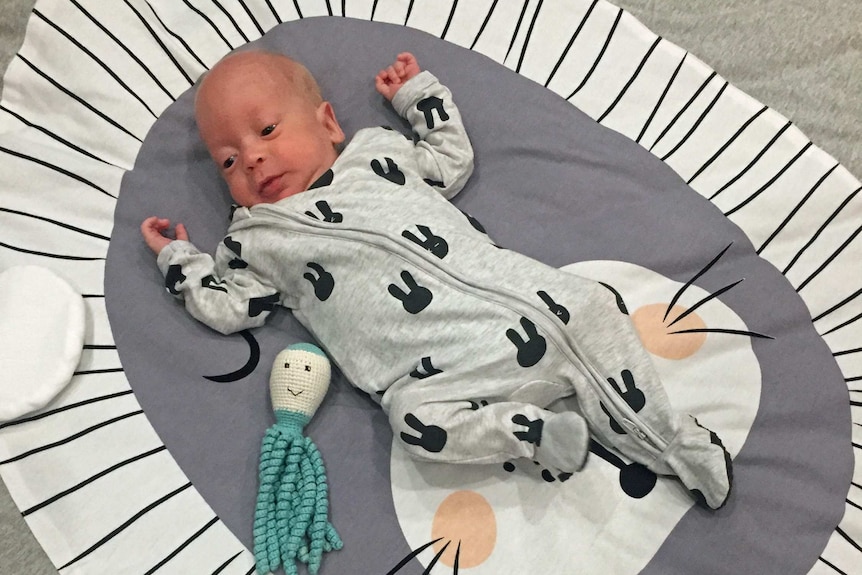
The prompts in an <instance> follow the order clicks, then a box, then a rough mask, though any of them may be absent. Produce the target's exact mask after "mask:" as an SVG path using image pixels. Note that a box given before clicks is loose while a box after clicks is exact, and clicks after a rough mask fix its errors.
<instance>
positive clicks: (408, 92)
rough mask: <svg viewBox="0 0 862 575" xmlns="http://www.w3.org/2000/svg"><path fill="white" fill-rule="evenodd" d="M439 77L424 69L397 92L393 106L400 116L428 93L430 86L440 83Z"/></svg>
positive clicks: (393, 99)
mask: <svg viewBox="0 0 862 575" xmlns="http://www.w3.org/2000/svg"><path fill="white" fill-rule="evenodd" d="M439 83H440V81H439V80H438V79H437V77H436V76H435V75H434V74H432V73H431V72H429V71H428V70H422V71H421V72H419V73H418V74H416V75H415V76H413V77H412V78H410V79H409V80H407V81H406V82H405V83H404V85H403V86H401V88H400V89H399V90H398V92H396V93H395V97H394V98H392V107H393V108H395V111H396V112H398V114H399V115H400V116H404V115H406V114H407V110H408V109H409V108H410V106H411V105H413V104H414V103H415V102H417V101H419V100H420V99H421V98H422V97H424V96H425V95H427V93H428V88H429V87H431V86H433V85H435V84H439Z"/></svg>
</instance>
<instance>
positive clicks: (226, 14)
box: [212, 0, 250, 43]
mask: <svg viewBox="0 0 862 575" xmlns="http://www.w3.org/2000/svg"><path fill="white" fill-rule="evenodd" d="M212 3H213V4H215V6H216V8H218V9H219V11H221V13H222V14H224V15H225V18H227V19H228V20H229V21H230V23H231V24H233V27H234V30H236V31H237V32H239V35H240V36H242V39H243V40H245V42H246V43H248V42H250V40H249V39H248V36H246V35H245V32H243V31H242V28H240V27H239V24H237V23H236V19H234V17H233V16H232V15H231V13H230V12H228V11H227V10H225V7H224V6H222V5H221V2H219V1H218V0H212Z"/></svg>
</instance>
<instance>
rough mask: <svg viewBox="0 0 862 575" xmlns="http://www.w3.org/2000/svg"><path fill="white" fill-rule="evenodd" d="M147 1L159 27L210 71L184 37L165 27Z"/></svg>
mask: <svg viewBox="0 0 862 575" xmlns="http://www.w3.org/2000/svg"><path fill="white" fill-rule="evenodd" d="M145 1H146V2H147V7H148V8H149V9H150V12H152V14H153V16H154V17H155V19H156V21H157V22H158V23H159V26H161V27H162V28H163V29H164V31H165V32H167V33H168V34H170V35H171V37H172V38H173V39H174V40H176V41H177V42H179V43H180V45H182V47H183V48H185V49H186V52H188V53H189V54H190V55H191V57H192V58H194V59H195V61H196V62H197V63H198V64H200V65H201V67H202V68H203V69H204V70H209V66H207V65H206V64H204V62H203V60H201V59H200V58H199V57H198V55H197V54H195V52H194V50H192V48H191V46H189V45H188V43H187V42H186V41H185V40H184V39H183V37H182V36H180V35H179V34H177V33H176V32H174V31H173V30H171V29H170V28H168V27H167V26H166V25H165V23H164V22H163V21H162V19H161V18H159V14H158V13H157V12H156V9H155V8H153V5H152V4H150V2H149V0H145Z"/></svg>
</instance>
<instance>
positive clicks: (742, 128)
mask: <svg viewBox="0 0 862 575" xmlns="http://www.w3.org/2000/svg"><path fill="white" fill-rule="evenodd" d="M768 109H769V106H763V107H762V108H760V110H758V111H757V113H755V114H754V115H753V116H752V117H750V118H749V119H748V120H746V121H745V123H744V124H742V126H740V127H739V129H738V130H737V131H736V132H734V134H733V136H731V137H730V139H729V140H728V141H726V142H725V143H724V144H723V145H722V146H721V147H720V148H719V149H718V151H717V152H715V153H714V154H713V155H712V156H711V157H710V158H709V159H708V160H707V161H706V163H705V164H704V165H702V166H701V167H700V168H698V170H697V171H696V172H695V173H694V175H693V176H691V177H690V178H689V179H688V181H686V184H689V185H691V183H692V182H693V181H694V179H695V178H697V177H698V176H699V175H701V174H702V173H703V172H704V171H705V170H706V169H707V168H708V167H709V166H711V165H712V163H713V162H715V160H717V159H718V157H719V156H721V154H723V153H724V151H725V150H727V148H729V147H730V145H731V144H733V142H735V141H736V140H737V138H739V136H741V135H742V133H743V132H744V131H745V130H747V129H748V127H749V126H750V125H751V124H753V123H754V121H755V120H756V119H757V118H759V117H760V116H761V115H763V113H764V112H765V111H766V110H768Z"/></svg>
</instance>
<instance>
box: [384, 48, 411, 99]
mask: <svg viewBox="0 0 862 575" xmlns="http://www.w3.org/2000/svg"><path fill="white" fill-rule="evenodd" d="M420 71H421V70H420V69H419V62H417V61H416V57H415V56H414V55H413V54H411V53H410V52H402V53H400V54H398V57H397V58H396V59H395V62H394V63H393V64H392V65H391V66H389V67H388V68H384V69H383V70H380V72H378V73H377V77H376V78H375V79H374V87H375V88H377V91H378V92H380V94H381V95H382V96H383V97H384V98H386V99H387V100H389V101H392V98H394V97H395V94H396V93H397V92H398V90H399V89H401V86H403V85H404V83H405V82H407V80H409V79H410V78H412V77H414V76H415V75H416V74H418V73H419V72H420Z"/></svg>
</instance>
